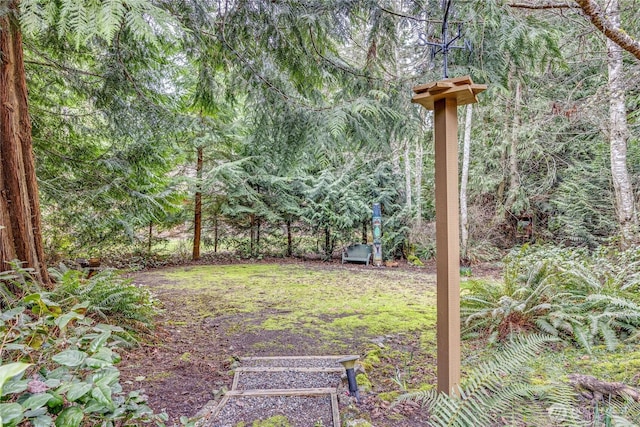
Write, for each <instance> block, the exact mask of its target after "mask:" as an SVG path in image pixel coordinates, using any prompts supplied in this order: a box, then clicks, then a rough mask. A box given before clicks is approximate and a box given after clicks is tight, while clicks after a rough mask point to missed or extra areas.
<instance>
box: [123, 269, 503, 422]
mask: <svg viewBox="0 0 640 427" xmlns="http://www.w3.org/2000/svg"><path fill="white" fill-rule="evenodd" d="M499 274H500V271H499V269H497V268H496V267H492V266H488V267H485V268H474V276H476V277H477V276H483V277H492V278H495V277H498V276H499ZM134 280H135V282H136V283H138V284H141V285H144V286H147V287H149V288H150V289H151V291H152V292H153V294H154V295H156V297H157V298H158V300H159V302H160V305H161V307H162V308H163V312H162V314H161V316H160V317H159V319H158V322H157V325H156V328H155V330H154V331H153V337H152V339H150V340H148V341H147V342H145V343H143V345H142V346H141V347H140V348H137V349H134V350H133V351H132V352H130V353H128V354H126V355H124V358H123V362H122V363H121V371H122V375H123V380H124V382H125V384H127V385H128V387H130V388H142V389H144V390H145V393H146V394H147V395H148V396H149V403H150V405H151V406H152V408H154V410H156V411H166V412H167V413H168V414H169V415H170V417H171V420H172V421H174V422H175V421H176V420H177V419H178V418H179V417H180V416H187V417H192V416H194V415H196V413H197V412H198V411H199V410H200V409H202V408H203V407H204V406H205V405H206V404H207V403H208V402H210V401H212V400H216V399H219V398H220V397H221V395H222V394H223V391H224V390H225V389H230V388H231V382H232V370H233V367H234V361H235V359H234V358H235V357H241V356H285V355H333V354H359V355H360V356H361V361H362V362H363V365H364V367H365V369H366V376H367V377H366V378H363V377H360V378H359V380H360V381H359V382H360V387H361V389H363V391H364V393H363V396H364V399H363V403H362V404H361V405H359V406H358V407H357V408H356V407H353V406H352V407H350V408H342V409H341V411H342V412H343V413H344V415H343V417H346V418H353V419H357V418H362V419H367V420H370V421H371V422H372V423H373V424H374V425H375V426H377V427H383V426H388V427H395V426H411V425H421V424H422V423H420V422H419V420H420V419H421V418H422V419H424V418H423V417H422V416H421V415H420V408H419V407H418V406H417V405H412V404H403V405H397V406H394V407H393V408H391V407H390V402H392V401H393V399H394V398H395V397H396V396H398V395H399V394H401V393H402V392H404V391H406V390H418V389H426V388H430V387H432V386H433V385H434V384H435V379H436V377H435V366H436V365H435V350H436V341H435V317H436V311H435V266H434V265H427V266H425V267H424V268H413V267H409V266H406V265H401V266H400V267H399V268H375V267H371V266H369V267H365V266H364V265H361V264H347V265H341V264H339V263H322V262H297V261H283V260H278V261H261V262H259V263H253V264H248V263H244V264H225V265H189V266H182V267H174V268H167V269H159V270H150V271H145V272H140V273H137V274H135V276H134ZM472 350H473V349H470V348H465V349H463V353H466V354H471V353H472ZM463 357H464V356H463Z"/></svg>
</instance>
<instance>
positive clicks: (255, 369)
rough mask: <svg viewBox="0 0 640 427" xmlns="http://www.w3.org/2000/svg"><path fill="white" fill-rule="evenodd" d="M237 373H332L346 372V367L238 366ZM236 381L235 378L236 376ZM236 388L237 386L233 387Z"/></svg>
mask: <svg viewBox="0 0 640 427" xmlns="http://www.w3.org/2000/svg"><path fill="white" fill-rule="evenodd" d="M235 372H236V374H237V373H243V372H245V373H249V372H306V373H314V372H322V373H332V372H336V373H337V372H344V368H324V367H322V368H309V367H299V368H298V367H296V368H291V367H288V366H247V367H244V366H241V367H239V368H236V371H235ZM234 383H235V378H234ZM233 389H235V387H233Z"/></svg>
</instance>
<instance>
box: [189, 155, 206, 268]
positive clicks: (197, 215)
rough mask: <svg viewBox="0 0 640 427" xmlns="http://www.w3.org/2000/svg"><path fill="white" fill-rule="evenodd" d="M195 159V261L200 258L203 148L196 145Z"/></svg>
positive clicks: (193, 256)
mask: <svg viewBox="0 0 640 427" xmlns="http://www.w3.org/2000/svg"><path fill="white" fill-rule="evenodd" d="M197 157H198V159H197V161H196V180H197V183H196V203H195V205H196V206H195V215H194V219H193V255H192V257H191V259H193V260H194V261H197V260H199V259H200V238H201V236H202V182H201V181H202V160H203V159H202V158H203V148H202V147H198V154H197Z"/></svg>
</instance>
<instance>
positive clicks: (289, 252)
mask: <svg viewBox="0 0 640 427" xmlns="http://www.w3.org/2000/svg"><path fill="white" fill-rule="evenodd" d="M292 255H293V237H292V236H291V220H290V219H288V220H287V256H288V257H290V256H292Z"/></svg>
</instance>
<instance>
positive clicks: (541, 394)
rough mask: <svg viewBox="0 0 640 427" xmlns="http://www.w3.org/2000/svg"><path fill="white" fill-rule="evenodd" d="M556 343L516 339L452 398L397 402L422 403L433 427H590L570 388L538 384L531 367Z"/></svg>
mask: <svg viewBox="0 0 640 427" xmlns="http://www.w3.org/2000/svg"><path fill="white" fill-rule="evenodd" d="M555 340H556V338H553V337H549V336H545V335H540V334H532V335H529V336H521V337H519V338H517V339H515V340H513V341H512V342H511V343H510V344H509V345H508V346H506V347H505V348H504V349H503V350H502V351H499V352H496V353H495V354H494V356H493V357H492V358H491V359H490V360H488V361H486V362H484V363H482V364H481V365H480V366H478V368H477V369H476V370H474V371H473V372H472V373H471V374H470V375H469V377H468V378H467V379H466V381H464V383H463V384H462V385H461V386H460V387H459V388H458V389H457V390H453V393H451V394H450V395H447V394H444V393H438V392H437V391H435V390H428V391H419V392H415V393H407V394H404V395H402V396H400V397H399V398H398V399H397V401H396V403H398V402H403V401H407V400H412V401H417V402H419V403H420V404H422V405H423V406H425V407H426V408H427V410H428V412H429V419H428V423H427V425H429V426H434V427H436V426H459V427H470V426H478V425H483V426H489V425H497V424H502V423H505V422H506V423H507V424H509V425H540V426H548V425H570V426H579V425H586V423H585V422H584V421H583V420H581V418H580V415H579V412H578V411H577V410H576V409H575V408H576V405H577V400H576V396H575V392H574V391H573V389H572V388H570V387H569V386H568V385H566V384H548V385H534V384H531V383H529V382H528V381H527V379H526V373H527V364H528V363H529V362H530V361H532V360H533V359H534V358H535V357H536V355H537V354H538V353H539V352H540V351H541V350H542V349H543V347H544V346H545V345H548V344H549V343H550V342H553V341H555Z"/></svg>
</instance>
